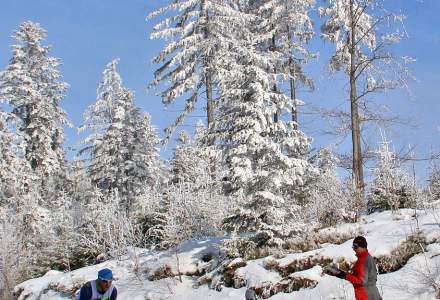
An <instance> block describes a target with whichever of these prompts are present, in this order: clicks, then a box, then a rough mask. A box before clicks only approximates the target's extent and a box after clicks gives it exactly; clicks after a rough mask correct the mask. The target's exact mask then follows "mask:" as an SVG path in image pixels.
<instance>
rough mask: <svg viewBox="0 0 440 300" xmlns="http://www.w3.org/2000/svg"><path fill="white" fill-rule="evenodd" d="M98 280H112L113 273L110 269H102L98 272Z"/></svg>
mask: <svg viewBox="0 0 440 300" xmlns="http://www.w3.org/2000/svg"><path fill="white" fill-rule="evenodd" d="M98 279H100V280H113V273H112V270H110V269H107V268H105V269H102V270H99V272H98Z"/></svg>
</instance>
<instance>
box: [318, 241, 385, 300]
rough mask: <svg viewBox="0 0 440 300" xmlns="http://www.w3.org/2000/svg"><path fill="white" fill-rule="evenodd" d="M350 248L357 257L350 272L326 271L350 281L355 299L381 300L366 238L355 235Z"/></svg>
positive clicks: (374, 265) (331, 269)
mask: <svg viewBox="0 0 440 300" xmlns="http://www.w3.org/2000/svg"><path fill="white" fill-rule="evenodd" d="M352 248H353V250H354V252H355V253H356V256H357V258H358V259H357V261H356V263H355V264H354V266H353V270H352V271H351V272H350V273H347V272H345V271H342V270H340V269H333V268H328V269H327V270H326V272H327V273H328V274H329V275H333V276H336V277H339V278H341V279H346V280H348V281H350V282H351V283H352V284H353V287H354V294H355V296H356V300H382V297H381V296H380V294H379V290H378V289H377V287H376V281H377V269H376V263H375V262H374V259H373V257H372V256H371V255H370V254H369V253H368V249H367V240H366V239H365V238H364V237H363V236H358V237H356V238H355V239H354V240H353V246H352Z"/></svg>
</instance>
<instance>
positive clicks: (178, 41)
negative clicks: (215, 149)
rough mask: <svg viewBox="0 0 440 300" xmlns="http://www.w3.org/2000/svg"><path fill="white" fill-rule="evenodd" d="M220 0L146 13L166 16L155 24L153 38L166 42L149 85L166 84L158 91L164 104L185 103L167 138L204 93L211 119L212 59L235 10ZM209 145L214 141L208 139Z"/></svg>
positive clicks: (184, 1)
mask: <svg viewBox="0 0 440 300" xmlns="http://www.w3.org/2000/svg"><path fill="white" fill-rule="evenodd" d="M228 2H230V1H221V0H196V1H193V0H177V1H169V4H168V5H166V6H165V7H163V8H160V9H158V10H156V11H154V12H152V13H151V14H150V15H149V18H154V17H156V16H158V15H161V14H166V17H165V18H164V19H163V20H162V21H160V22H159V23H158V24H157V25H155V26H154V31H153V33H152V34H151V38H152V39H157V38H163V39H165V40H168V41H169V42H168V43H167V44H166V46H165V47H164V49H162V51H161V52H160V53H159V54H158V55H157V56H156V57H155V58H154V60H153V61H154V62H155V63H157V64H160V66H159V68H158V69H157V70H156V71H155V73H154V77H155V78H154V80H153V82H152V83H151V84H150V86H151V87H154V86H158V85H159V84H161V83H165V84H166V87H165V89H164V90H163V91H161V92H160V93H159V94H160V96H161V97H162V102H163V103H164V105H165V106H167V105H169V104H171V103H173V102H175V101H176V100H177V99H178V98H180V97H185V106H184V108H183V111H182V112H181V113H180V115H179V116H178V117H177V118H176V120H175V121H174V123H173V124H172V125H171V126H169V127H168V128H167V129H166V134H167V137H169V136H170V135H171V134H172V132H173V130H174V128H175V127H176V126H177V125H179V124H181V123H182V122H183V121H184V119H185V117H186V116H187V115H188V114H189V113H191V112H192V111H193V110H194V108H195V106H196V103H197V102H198V101H199V100H200V98H201V97H202V95H203V93H205V94H206V105H205V107H206V111H207V125H208V128H211V126H212V125H213V122H214V109H215V102H214V85H215V78H214V77H215V72H216V66H215V65H214V64H213V59H214V58H215V57H216V56H218V55H221V53H219V52H218V49H219V44H221V43H222V41H223V32H224V31H226V30H228V29H227V27H228V26H229V21H230V18H231V17H232V15H234V13H235V11H234V10H233V9H231V7H230V6H229V4H228ZM207 142H209V143H210V144H212V142H213V141H207Z"/></svg>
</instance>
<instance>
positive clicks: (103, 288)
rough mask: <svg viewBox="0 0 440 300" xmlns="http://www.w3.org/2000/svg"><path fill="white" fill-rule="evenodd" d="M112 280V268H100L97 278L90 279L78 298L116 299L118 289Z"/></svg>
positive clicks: (87, 299)
mask: <svg viewBox="0 0 440 300" xmlns="http://www.w3.org/2000/svg"><path fill="white" fill-rule="evenodd" d="M112 281H113V273H112V270H110V269H107V268H106V269H102V270H100V271H99V272H98V278H97V279H96V280H92V281H89V282H87V283H86V284H85V285H83V286H82V287H81V290H80V291H79V294H78V296H77V298H76V300H116V298H117V297H118V291H117V290H116V287H115V286H114V285H113V284H112Z"/></svg>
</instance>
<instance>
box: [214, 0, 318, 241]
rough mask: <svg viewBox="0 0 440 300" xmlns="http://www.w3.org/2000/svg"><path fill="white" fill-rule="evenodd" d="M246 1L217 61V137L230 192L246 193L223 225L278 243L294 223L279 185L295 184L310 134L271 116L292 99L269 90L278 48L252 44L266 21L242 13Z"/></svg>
mask: <svg viewBox="0 0 440 300" xmlns="http://www.w3.org/2000/svg"><path fill="white" fill-rule="evenodd" d="M249 4H250V3H247V2H246V1H244V2H243V3H241V4H240V5H239V6H238V7H237V8H238V9H240V10H241V12H242V15H243V19H242V20H241V22H242V24H240V26H239V27H237V28H233V27H232V25H233V24H231V27H232V28H231V30H230V31H229V32H228V33H227V34H229V36H227V39H228V40H227V43H226V42H225V43H224V45H225V46H224V47H225V49H222V50H223V52H222V53H223V55H221V56H219V57H218V58H217V61H216V64H217V66H219V67H220V68H219V69H218V72H217V74H218V82H219V88H220V98H219V99H220V100H219V112H218V118H217V120H216V130H215V133H216V137H217V138H216V140H218V141H219V144H220V145H221V147H223V150H224V156H225V161H226V163H227V165H228V167H229V183H230V191H229V192H232V193H234V192H235V193H237V194H238V193H243V194H244V195H245V197H246V201H245V203H244V204H243V207H242V209H241V210H240V211H239V212H237V213H236V214H235V215H232V216H230V217H228V218H226V219H225V220H224V225H225V229H226V230H228V231H232V232H247V233H253V234H254V237H255V238H256V241H257V243H258V244H260V245H263V244H266V245H278V246H280V245H282V244H283V241H282V238H283V237H286V236H288V235H289V234H290V232H291V231H292V230H293V228H292V227H291V226H289V225H290V224H291V222H290V221H292V220H288V219H287V218H286V216H287V210H286V201H285V199H284V198H283V193H282V191H283V189H284V188H286V187H299V186H301V185H302V184H303V183H304V179H305V177H306V176H307V175H308V174H309V173H310V172H312V170H313V169H314V168H313V167H312V166H311V165H310V164H309V162H308V161H307V160H305V159H304V158H303V157H302V154H303V153H304V152H307V149H308V147H309V143H310V141H309V139H308V138H307V137H306V136H305V135H304V134H303V133H302V132H300V131H297V130H295V129H294V126H293V122H286V121H284V120H282V119H278V120H277V121H275V119H274V115H275V114H276V113H280V112H283V111H287V112H290V109H291V107H292V100H291V99H290V98H289V97H287V96H286V95H284V94H282V93H281V92H279V91H276V90H274V89H273V86H274V84H275V83H276V82H277V75H278V74H276V73H274V71H273V70H275V68H274V66H276V65H278V64H279V62H280V60H281V58H280V53H278V52H277V51H270V52H263V51H261V48H260V47H258V46H259V45H260V44H261V43H267V42H269V41H270V39H271V38H272V36H271V34H269V33H270V28H268V27H267V23H265V22H262V21H263V20H261V19H260V18H259V16H257V15H254V14H251V13H248V12H249V8H250V6H249ZM251 9H252V7H251ZM237 24H239V23H237ZM281 75H283V74H281ZM285 76H286V78H287V77H288V74H285ZM304 150H305V151H304ZM300 152H302V153H300Z"/></svg>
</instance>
